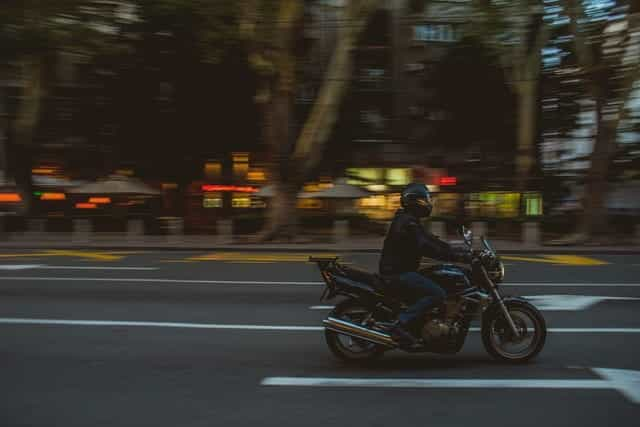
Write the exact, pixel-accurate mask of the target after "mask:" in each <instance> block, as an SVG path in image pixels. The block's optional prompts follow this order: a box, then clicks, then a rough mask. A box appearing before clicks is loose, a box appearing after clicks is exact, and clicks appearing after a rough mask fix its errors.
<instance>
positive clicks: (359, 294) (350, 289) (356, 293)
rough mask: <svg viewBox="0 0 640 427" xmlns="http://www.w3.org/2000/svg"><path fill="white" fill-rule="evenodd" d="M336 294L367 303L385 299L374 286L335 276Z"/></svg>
mask: <svg viewBox="0 0 640 427" xmlns="http://www.w3.org/2000/svg"><path fill="white" fill-rule="evenodd" d="M333 283H334V286H335V288H334V293H336V294H338V295H344V296H348V297H352V298H360V299H364V300H367V301H378V300H381V299H382V298H384V296H383V295H382V294H379V293H378V292H377V291H376V290H375V289H374V288H373V287H372V286H369V285H367V284H364V283H360V282H356V281H354V280H351V279H349V278H347V277H344V276H334V277H333Z"/></svg>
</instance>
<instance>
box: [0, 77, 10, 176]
mask: <svg viewBox="0 0 640 427" xmlns="http://www.w3.org/2000/svg"><path fill="white" fill-rule="evenodd" d="M4 77H5V76H4V75H2V74H1V73H0V185H2V184H5V183H6V182H7V180H8V175H7V166H8V164H9V163H8V161H7V155H8V152H7V148H8V147H7V144H8V141H7V123H8V122H9V121H8V120H7V107H6V103H7V101H6V98H5V96H6V89H5V87H4V86H3V84H4Z"/></svg>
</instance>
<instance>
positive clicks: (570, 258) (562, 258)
mask: <svg viewBox="0 0 640 427" xmlns="http://www.w3.org/2000/svg"><path fill="white" fill-rule="evenodd" d="M500 258H502V259H504V260H508V261H525V262H540V263H545V264H556V265H581V266H594V265H606V264H609V263H608V262H605V261H600V260H598V259H595V258H589V257H584V256H578V255H543V256H542V258H533V257H522V256H509V255H507V256H502V257H500Z"/></svg>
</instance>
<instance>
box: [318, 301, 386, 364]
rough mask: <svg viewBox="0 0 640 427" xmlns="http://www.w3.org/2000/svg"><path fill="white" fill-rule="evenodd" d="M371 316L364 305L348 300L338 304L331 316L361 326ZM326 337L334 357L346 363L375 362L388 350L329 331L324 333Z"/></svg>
mask: <svg viewBox="0 0 640 427" xmlns="http://www.w3.org/2000/svg"><path fill="white" fill-rule="evenodd" d="M370 314H371V311H370V310H369V309H367V308H366V307H364V306H363V305H362V304H360V303H358V302H357V301H355V300H347V301H344V302H342V303H340V304H338V305H337V306H336V307H335V308H334V309H333V311H332V312H331V313H330V314H329V316H330V317H335V318H338V319H343V320H347V321H350V322H354V323H358V324H360V323H362V321H363V320H364V319H365V318H366V317H368V316H369V315H370ZM324 337H325V341H326V342H327V346H329V350H331V352H332V353H333V354H334V356H336V357H337V358H338V359H340V360H342V361H345V362H351V363H353V362H363V361H367V360H373V359H376V358H378V357H380V356H381V355H382V353H384V351H385V350H386V347H384V346H382V345H379V344H375V343H372V342H369V341H366V340H362V339H358V338H354V337H350V336H348V335H344V334H341V333H338V332H334V331H329V330H327V329H325V331H324Z"/></svg>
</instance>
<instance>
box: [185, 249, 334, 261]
mask: <svg viewBox="0 0 640 427" xmlns="http://www.w3.org/2000/svg"><path fill="white" fill-rule="evenodd" d="M313 255H314V254H299V253H285V252H282V253H280V252H279V253H258V252H255V253H250V252H215V253H210V254H206V255H198V256H194V257H191V258H187V259H186V261H223V262H233V263H269V262H307V261H308V260H309V257H310V256H313ZM315 256H325V257H333V256H335V255H333V254H325V253H323V254H315Z"/></svg>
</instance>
